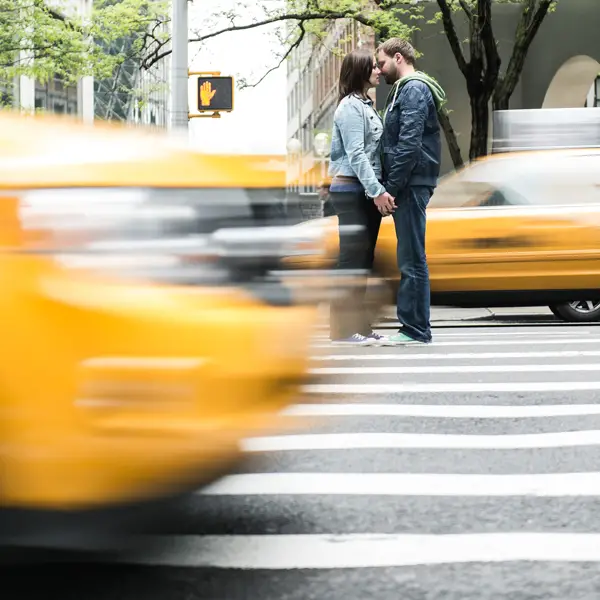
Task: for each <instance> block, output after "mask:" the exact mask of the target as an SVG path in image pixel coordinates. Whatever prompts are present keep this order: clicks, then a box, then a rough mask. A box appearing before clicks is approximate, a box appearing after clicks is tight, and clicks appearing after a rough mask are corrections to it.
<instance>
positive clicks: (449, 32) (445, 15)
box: [437, 0, 469, 77]
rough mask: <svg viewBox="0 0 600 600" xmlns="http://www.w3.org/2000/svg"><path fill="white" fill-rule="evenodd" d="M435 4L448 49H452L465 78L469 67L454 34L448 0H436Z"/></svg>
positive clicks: (456, 35) (454, 28)
mask: <svg viewBox="0 0 600 600" xmlns="http://www.w3.org/2000/svg"><path fill="white" fill-rule="evenodd" d="M437 3H438V6H439V7H440V12H441V13H442V23H443V24H444V31H445V32H446V37H447V38H448V42H449V43H450V48H451V49H452V53H453V54H454V58H455V59H456V64H457V65H458V68H459V69H460V71H461V73H462V74H463V75H464V76H465V77H466V76H467V74H468V71H469V65H468V64H467V61H466V59H465V56H464V54H463V51H462V48H461V47H460V41H459V39H458V34H457V33H456V27H455V25H454V21H453V20H452V9H451V8H450V6H449V4H448V0H437Z"/></svg>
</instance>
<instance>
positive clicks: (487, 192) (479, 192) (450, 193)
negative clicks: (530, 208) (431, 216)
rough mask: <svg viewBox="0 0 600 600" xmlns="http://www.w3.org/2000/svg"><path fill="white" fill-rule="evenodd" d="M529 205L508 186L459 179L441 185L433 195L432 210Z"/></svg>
mask: <svg viewBox="0 0 600 600" xmlns="http://www.w3.org/2000/svg"><path fill="white" fill-rule="evenodd" d="M520 204H528V203H527V202H526V200H525V198H524V197H523V196H522V194H519V193H518V192H517V191H516V190H514V189H513V188H511V187H510V186H508V185H502V186H496V185H493V184H491V183H487V182H481V181H465V180H464V179H457V180H455V181H452V182H450V181H448V182H446V185H440V187H438V188H437V189H436V191H435V193H434V194H433V197H432V199H431V202H430V203H429V207H430V208H471V207H477V206H480V207H499V206H515V205H520Z"/></svg>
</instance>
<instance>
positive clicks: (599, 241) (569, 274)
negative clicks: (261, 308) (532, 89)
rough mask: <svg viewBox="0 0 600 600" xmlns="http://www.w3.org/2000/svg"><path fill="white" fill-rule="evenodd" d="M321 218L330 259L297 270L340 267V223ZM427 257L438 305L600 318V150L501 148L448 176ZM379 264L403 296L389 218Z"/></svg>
mask: <svg viewBox="0 0 600 600" xmlns="http://www.w3.org/2000/svg"><path fill="white" fill-rule="evenodd" d="M318 224H319V226H320V227H322V228H323V230H324V231H327V232H328V234H327V243H326V255H327V259H318V258H317V257H305V258H301V257H290V259H288V261H287V262H288V265H289V266H292V264H293V263H295V264H296V265H300V264H302V265H304V266H305V267H306V266H311V267H312V268H316V267H317V266H321V267H323V266H329V267H334V266H335V260H336V256H337V251H338V231H337V219H336V217H329V218H327V219H322V220H319V222H318ZM315 225H316V223H315V222H313V223H312V224H311V226H312V227H313V228H314V227H315ZM302 226H304V225H300V227H302ZM307 226H308V224H307ZM427 256H428V262H429V268H430V277H431V295H432V303H434V304H437V305H446V306H457V307H485V306H540V305H548V306H550V308H551V310H552V311H553V312H554V314H555V315H557V316H558V317H559V318H561V319H563V320H565V321H572V322H578V321H597V320H600V150H597V149H578V150H556V151H536V152H518V153H517V152H515V153H506V154H497V155H492V156H490V157H487V158H485V159H481V160H478V161H475V162H473V163H471V164H470V165H469V166H467V167H465V168H464V169H462V170H461V171H459V172H457V173H453V174H451V175H448V176H446V177H444V178H443V179H442V180H441V181H440V184H439V186H438V188H437V189H436V191H435V193H434V195H433V198H432V199H431V202H430V204H429V207H428V215H427ZM376 267H377V270H378V272H379V273H380V274H381V275H382V276H383V277H384V278H385V279H386V280H387V281H388V282H389V283H390V286H391V287H392V289H393V291H394V293H395V288H396V287H397V283H398V279H399V274H398V269H397V266H396V237H395V231H394V224H393V221H392V218H391V217H388V218H385V219H384V220H383V222H382V226H381V231H380V234H379V240H378V243H377V249H376Z"/></svg>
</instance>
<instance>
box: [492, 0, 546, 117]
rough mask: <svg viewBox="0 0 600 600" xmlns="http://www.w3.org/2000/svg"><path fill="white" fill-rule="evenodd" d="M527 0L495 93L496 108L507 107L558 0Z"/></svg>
mask: <svg viewBox="0 0 600 600" xmlns="http://www.w3.org/2000/svg"><path fill="white" fill-rule="evenodd" d="M536 2H537V0H527V3H526V4H525V6H524V7H523V11H522V13H521V18H520V20H519V23H518V24H517V30H516V33H515V44H514V46H513V51H512V54H511V57H510V60H509V62H508V67H507V68H506V74H505V76H504V78H503V79H502V81H501V83H500V85H499V86H497V87H496V93H495V94H494V109H502V108H506V107H507V103H508V98H510V96H511V95H512V93H513V92H514V91H515V87H516V86H517V83H518V81H519V78H520V76H521V72H522V70H523V66H524V65H525V59H526V58H527V53H528V51H529V48H530V46H531V44H532V42H533V40H534V39H535V36H536V35H537V32H538V31H539V29H540V26H541V24H542V23H543V21H544V19H545V18H546V16H547V14H548V12H549V11H550V9H551V8H552V7H553V6H554V5H555V4H556V0H539V4H536Z"/></svg>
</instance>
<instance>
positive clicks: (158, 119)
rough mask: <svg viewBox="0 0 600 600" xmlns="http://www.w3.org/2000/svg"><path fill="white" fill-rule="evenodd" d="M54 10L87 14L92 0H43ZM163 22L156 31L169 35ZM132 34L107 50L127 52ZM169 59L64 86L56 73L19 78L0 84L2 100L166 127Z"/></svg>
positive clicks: (129, 63)
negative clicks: (44, 77)
mask: <svg viewBox="0 0 600 600" xmlns="http://www.w3.org/2000/svg"><path fill="white" fill-rule="evenodd" d="M47 2H48V4H49V5H50V6H52V8H54V9H55V10H57V11H58V10H60V12H61V13H64V15H66V16H68V14H69V13H70V12H71V11H73V12H75V13H76V14H78V15H79V16H82V17H83V18H85V17H87V16H89V15H90V14H91V10H92V3H93V0H60V2H58V1H55V0H47ZM168 29H169V24H168V23H165V24H164V25H163V26H162V29H161V31H160V32H158V33H162V34H164V33H167V34H168V33H169V30H168ZM132 43H133V38H130V39H123V40H120V41H119V42H118V43H116V44H114V46H113V47H111V48H106V49H105V50H106V52H110V53H120V52H124V51H126V49H127V48H128V46H130V45H131V44H132ZM170 65H171V61H170V58H168V57H167V58H164V59H162V60H160V61H159V62H158V63H156V64H155V65H153V66H152V67H151V68H150V69H147V70H146V69H141V68H140V65H139V64H138V63H137V62H136V61H134V60H127V61H125V62H124V63H123V64H122V65H121V66H120V68H119V69H118V70H117V72H116V73H115V74H114V76H113V77H111V78H110V79H107V80H104V81H98V80H96V81H94V79H93V78H92V77H84V78H82V79H81V80H80V81H79V82H78V84H77V85H75V86H67V85H65V84H64V82H63V81H61V79H60V78H58V77H55V78H53V79H52V80H50V81H48V83H45V84H42V83H40V82H38V81H35V80H33V79H32V78H30V77H25V76H21V77H18V78H17V79H16V81H15V82H14V84H13V85H12V86H10V85H6V86H4V87H2V88H0V97H1V98H2V100H3V103H4V104H13V105H14V106H16V107H18V108H21V109H23V110H33V109H41V110H44V111H48V112H51V113H55V114H67V115H77V116H79V117H80V118H81V119H82V120H84V121H86V122H92V121H93V120H94V119H100V120H118V121H124V122H128V123H131V124H134V125H149V126H155V127H167V125H168V121H169V80H170Z"/></svg>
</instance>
